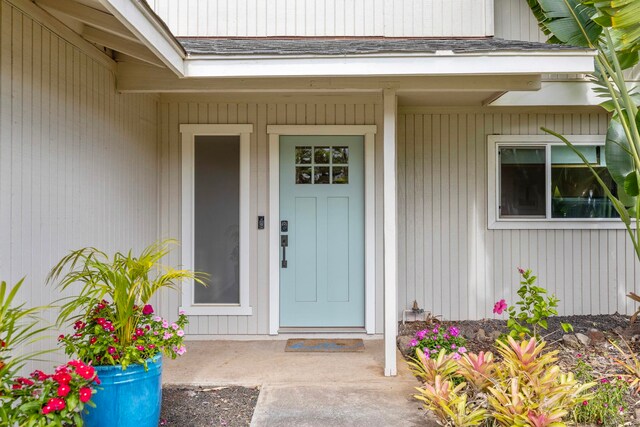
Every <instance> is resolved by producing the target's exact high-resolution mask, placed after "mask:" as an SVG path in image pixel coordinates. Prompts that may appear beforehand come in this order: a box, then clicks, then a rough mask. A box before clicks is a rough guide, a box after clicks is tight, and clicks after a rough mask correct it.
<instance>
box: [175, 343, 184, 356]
mask: <svg viewBox="0 0 640 427" xmlns="http://www.w3.org/2000/svg"><path fill="white" fill-rule="evenodd" d="M175 352H176V354H177V355H178V356H182V355H183V354H185V353H186V352H187V348H186V347H185V346H183V345H181V346H180V348H178V349H176V350H175Z"/></svg>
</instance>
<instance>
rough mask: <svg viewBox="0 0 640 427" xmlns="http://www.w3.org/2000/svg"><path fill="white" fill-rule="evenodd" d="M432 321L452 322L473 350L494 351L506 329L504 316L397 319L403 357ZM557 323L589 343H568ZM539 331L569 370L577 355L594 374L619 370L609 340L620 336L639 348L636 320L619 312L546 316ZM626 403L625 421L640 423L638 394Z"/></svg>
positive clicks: (618, 340) (639, 331)
mask: <svg viewBox="0 0 640 427" xmlns="http://www.w3.org/2000/svg"><path fill="white" fill-rule="evenodd" d="M435 323H440V324H441V325H443V326H446V327H448V326H456V327H457V328H458V329H459V330H460V332H461V334H462V335H463V336H464V337H465V339H466V340H467V343H466V345H465V347H466V348H467V349H468V351H471V352H474V353H477V352H479V351H492V352H493V353H494V354H496V351H495V347H494V345H493V343H494V341H495V338H496V337H497V336H498V335H500V334H501V333H506V332H508V329H507V325H506V320H498V319H483V320H477V321H470V320H464V321H459V322H452V321H439V320H438V319H437V318H430V319H428V320H427V322H407V323H406V324H404V325H403V324H402V323H401V324H400V325H399V328H398V348H399V349H400V351H401V352H402V354H403V355H404V356H405V357H406V358H408V357H410V356H412V354H411V348H410V347H408V343H409V341H410V340H411V338H413V336H414V334H415V333H416V332H417V331H419V330H422V329H425V328H429V327H431V328H433V325H434V324H435ZM560 323H570V324H571V325H572V326H573V328H574V331H573V333H571V335H573V334H576V333H580V334H584V335H585V336H588V337H590V338H592V339H590V341H591V342H590V343H589V345H587V346H585V345H583V344H581V343H578V345H575V344H574V345H570V344H569V342H568V341H567V340H566V337H565V335H566V334H565V333H564V331H563V330H562V328H561V326H560ZM541 335H542V336H543V337H544V339H545V341H546V342H547V350H559V354H558V358H559V362H558V363H559V364H560V366H561V368H562V369H563V370H565V371H571V370H573V369H574V367H575V366H576V363H577V361H578V360H580V359H581V360H583V361H585V362H586V363H588V364H589V365H591V367H592V368H593V370H594V373H595V374H597V375H598V376H601V377H603V378H604V377H612V376H615V375H617V374H619V373H621V372H622V371H621V369H620V367H619V366H618V365H617V364H616V362H615V359H616V358H620V354H619V353H618V351H617V350H616V349H615V348H614V347H613V345H611V342H610V341H614V342H616V343H618V344H621V347H622V348H623V349H626V346H625V345H624V344H623V343H622V340H624V341H625V342H626V343H627V344H629V346H630V349H631V351H633V352H634V353H635V354H636V355H637V354H639V352H640V324H639V323H638V322H636V323H635V324H634V325H633V326H631V325H630V322H629V317H628V316H622V315H619V314H613V315H587V316H556V317H552V318H549V328H548V330H547V331H542V333H541ZM563 338H565V339H564V340H563ZM627 404H628V407H629V411H628V412H627V417H626V419H627V422H626V423H625V425H633V426H637V425H640V396H638V395H633V394H629V396H628V399H627Z"/></svg>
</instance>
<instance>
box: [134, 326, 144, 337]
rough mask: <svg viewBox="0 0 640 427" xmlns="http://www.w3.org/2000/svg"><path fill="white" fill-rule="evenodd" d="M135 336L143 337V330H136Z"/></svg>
mask: <svg viewBox="0 0 640 427" xmlns="http://www.w3.org/2000/svg"><path fill="white" fill-rule="evenodd" d="M136 335H137V336H139V337H141V336H143V335H144V329H142V328H137V329H136Z"/></svg>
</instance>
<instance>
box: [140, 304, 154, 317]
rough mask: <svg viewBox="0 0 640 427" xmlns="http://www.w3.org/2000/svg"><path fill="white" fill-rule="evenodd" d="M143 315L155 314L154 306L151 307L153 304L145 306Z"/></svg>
mask: <svg viewBox="0 0 640 427" xmlns="http://www.w3.org/2000/svg"><path fill="white" fill-rule="evenodd" d="M142 314H144V315H145V316H148V315H150V314H153V306H151V304H147V305H145V306H144V308H143V309H142Z"/></svg>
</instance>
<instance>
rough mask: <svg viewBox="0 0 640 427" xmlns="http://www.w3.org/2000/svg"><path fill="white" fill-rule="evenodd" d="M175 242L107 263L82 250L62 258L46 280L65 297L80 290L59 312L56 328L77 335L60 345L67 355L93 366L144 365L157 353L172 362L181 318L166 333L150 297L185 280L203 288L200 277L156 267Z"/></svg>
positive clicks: (177, 352)
mask: <svg viewBox="0 0 640 427" xmlns="http://www.w3.org/2000/svg"><path fill="white" fill-rule="evenodd" d="M173 243H174V241H171V240H166V241H162V242H158V243H154V244H152V245H150V246H149V247H147V248H146V249H145V250H143V251H142V253H141V254H140V255H139V256H134V255H133V254H132V253H131V252H128V253H120V252H117V253H116V254H114V255H113V256H112V257H109V256H108V255H107V254H105V253H104V252H102V251H99V250H97V249H95V248H83V249H80V250H77V251H74V252H72V253H71V254H69V255H67V256H66V257H64V258H63V259H62V260H61V261H60V262H59V263H58V265H56V266H55V267H54V268H53V270H52V271H51V273H50V274H49V278H48V281H49V282H54V281H58V280H59V282H58V285H57V286H58V288H59V289H60V290H61V291H65V290H67V289H69V288H71V287H73V286H75V285H76V284H80V285H81V287H80V292H79V294H78V295H77V296H74V297H72V298H69V299H68V300H67V302H66V303H65V304H64V305H63V306H62V310H61V312H60V315H59V317H58V323H60V324H61V323H64V322H66V321H68V320H71V321H74V322H75V323H74V328H75V330H76V332H75V334H73V335H71V336H63V337H61V338H60V341H62V342H63V344H64V345H65V346H66V351H67V353H68V354H74V353H75V354H78V355H79V356H80V357H81V359H82V360H83V361H84V362H86V363H89V362H91V363H92V364H94V365H116V364H120V365H122V367H123V369H124V368H126V367H127V366H128V365H129V364H132V363H143V364H145V366H146V360H147V359H148V358H150V357H153V356H154V355H156V354H159V353H160V352H164V353H165V354H166V355H168V356H170V357H176V355H180V354H182V353H184V352H185V349H184V346H183V344H182V339H183V338H182V336H183V334H184V332H183V328H184V327H185V325H186V323H187V318H186V316H184V314H181V315H180V318H179V320H178V321H177V322H176V323H175V324H172V325H171V327H169V323H168V322H167V321H165V320H163V319H161V318H157V317H152V314H153V308H152V307H151V305H149V300H150V299H151V297H152V296H153V295H154V294H155V293H156V292H157V291H159V290H160V289H163V288H170V289H176V288H177V287H178V286H179V285H180V283H181V282H182V281H183V280H187V279H192V280H194V281H195V282H198V283H200V284H204V283H203V282H202V280H201V279H200V278H199V275H197V274H195V273H193V272H191V271H188V270H182V269H174V268H171V267H168V266H165V265H162V264H161V263H160V260H161V259H162V258H163V257H165V256H166V255H167V254H168V253H169V252H170V246H171V245H172V244H173Z"/></svg>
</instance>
